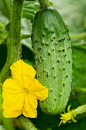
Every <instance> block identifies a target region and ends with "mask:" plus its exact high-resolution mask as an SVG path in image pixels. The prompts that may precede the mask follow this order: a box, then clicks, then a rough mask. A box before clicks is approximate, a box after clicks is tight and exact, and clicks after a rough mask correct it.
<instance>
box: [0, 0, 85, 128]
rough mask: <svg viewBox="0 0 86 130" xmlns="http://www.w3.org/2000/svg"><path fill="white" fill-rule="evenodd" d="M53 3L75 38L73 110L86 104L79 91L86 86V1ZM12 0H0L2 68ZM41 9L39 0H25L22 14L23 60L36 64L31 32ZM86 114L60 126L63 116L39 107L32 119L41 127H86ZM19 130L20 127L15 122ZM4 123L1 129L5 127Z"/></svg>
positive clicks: (73, 41) (0, 60)
mask: <svg viewBox="0 0 86 130" xmlns="http://www.w3.org/2000/svg"><path fill="white" fill-rule="evenodd" d="M50 4H51V6H52V7H54V8H55V9H56V10H57V11H58V12H59V13H60V14H61V16H62V18H63V20H64V22H65V23H66V24H67V25H68V28H69V34H70V37H71V46H72V59H73V76H72V91H71V95H70V99H69V102H68V105H69V104H70V105H71V109H74V108H76V107H78V106H79V105H82V104H85V103H86V94H85V93H81V92H78V93H77V92H76V91H75V88H78V87H80V88H85V87H86V0H50ZM11 7H12V0H0V70H1V69H2V67H3V66H4V64H5V61H6V57H7V48H6V44H7V43H6V38H7V35H8V33H9V26H10V11H11ZM38 9H39V3H38V1H30V2H29V1H25V2H24V7H23V14H22V28H21V34H22V40H21V44H22V59H23V60H24V61H25V62H26V63H28V64H31V65H33V66H34V55H33V49H32V43H31V39H30V37H28V34H31V30H32V23H33V19H34V15H35V12H36V11H37V10H38ZM24 36H25V37H24ZM85 116H86V114H83V115H81V116H78V117H77V123H70V124H68V123H66V124H65V125H61V126H60V127H58V124H59V122H60V120H59V117H60V115H56V116H49V115H46V114H44V113H43V112H42V111H41V110H40V108H39V106H38V117H37V119H31V120H32V122H33V123H34V124H35V125H36V126H37V128H39V129H40V130H46V129H48V128H50V129H48V130H57V129H58V130H86V117H85ZM14 126H15V128H16V130H20V129H23V128H19V127H18V126H16V125H15V124H14ZM3 129H4V128H2V127H1V126H0V130H3Z"/></svg>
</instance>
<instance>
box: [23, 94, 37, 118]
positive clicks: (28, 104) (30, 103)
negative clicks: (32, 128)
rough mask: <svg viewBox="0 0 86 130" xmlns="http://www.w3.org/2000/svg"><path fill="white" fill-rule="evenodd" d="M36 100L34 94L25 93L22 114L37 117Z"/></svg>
mask: <svg viewBox="0 0 86 130" xmlns="http://www.w3.org/2000/svg"><path fill="white" fill-rule="evenodd" d="M36 109H37V100H36V98H35V96H34V95H31V94H27V95H26V96H25V104H24V108H23V112H22V113H23V115H24V116H26V117H30V118H36V117H37V110H36Z"/></svg>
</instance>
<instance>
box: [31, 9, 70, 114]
mask: <svg viewBox="0 0 86 130" xmlns="http://www.w3.org/2000/svg"><path fill="white" fill-rule="evenodd" d="M32 45H33V48H34V51H35V65H36V71H37V79H38V80H39V81H40V83H41V84H43V85H44V86H46V87H47V88H48V91H49V96H48V98H47V99H46V100H44V101H42V102H40V107H41V109H42V111H43V112H44V113H46V114H50V115H56V114H59V113H60V112H62V110H64V109H65V107H66V105H67V102H68V99H69V96H70V91H71V80H72V50H71V42H70V37H69V34H68V28H67V26H66V25H65V23H64V21H63V20H62V18H61V16H60V14H59V13H58V12H57V11H56V10H55V9H52V8H44V9H40V10H39V11H38V12H37V13H36V15H35V19H34V23H33V26H32Z"/></svg>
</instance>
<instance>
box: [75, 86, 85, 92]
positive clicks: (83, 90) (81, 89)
mask: <svg viewBox="0 0 86 130" xmlns="http://www.w3.org/2000/svg"><path fill="white" fill-rule="evenodd" d="M74 91H75V92H77V93H86V88H80V87H77V88H74Z"/></svg>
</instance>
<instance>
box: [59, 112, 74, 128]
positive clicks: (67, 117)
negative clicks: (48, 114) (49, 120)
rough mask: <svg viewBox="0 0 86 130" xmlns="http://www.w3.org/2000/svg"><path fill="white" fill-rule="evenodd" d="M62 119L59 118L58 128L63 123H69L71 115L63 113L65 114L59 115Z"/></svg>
mask: <svg viewBox="0 0 86 130" xmlns="http://www.w3.org/2000/svg"><path fill="white" fill-rule="evenodd" d="M61 116H62V117H60V119H61V122H60V123H59V126H60V125H61V124H62V123H63V124H65V123H66V122H67V121H69V120H70V119H72V113H71V112H70V113H65V114H61Z"/></svg>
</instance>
